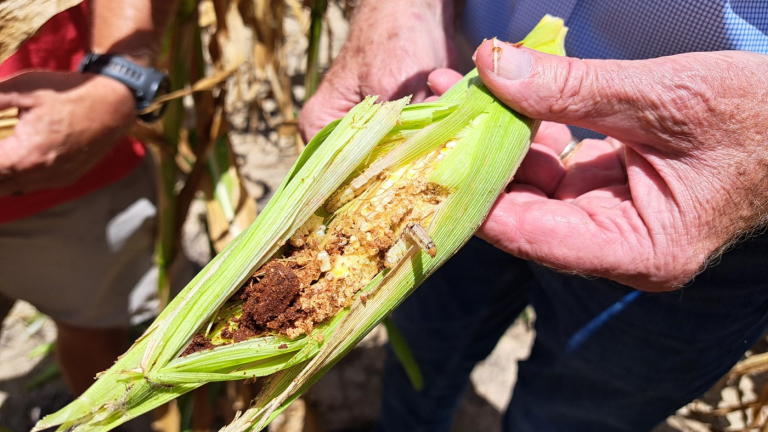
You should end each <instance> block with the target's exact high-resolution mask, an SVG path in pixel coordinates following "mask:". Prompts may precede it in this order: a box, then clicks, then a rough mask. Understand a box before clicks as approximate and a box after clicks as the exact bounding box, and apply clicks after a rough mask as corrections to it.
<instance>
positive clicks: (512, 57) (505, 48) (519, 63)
mask: <svg viewBox="0 0 768 432" xmlns="http://www.w3.org/2000/svg"><path fill="white" fill-rule="evenodd" d="M491 55H493V56H494V57H495V60H496V61H495V64H494V70H493V72H494V73H495V74H496V75H497V76H499V77H500V78H503V79H505V80H509V81H514V80H519V79H522V78H525V77H526V76H528V74H529V73H530V72H531V62H532V59H531V55H530V54H529V53H528V52H526V51H525V50H523V49H520V48H516V47H513V46H512V45H509V44H500V46H498V47H495V48H492V50H491Z"/></svg>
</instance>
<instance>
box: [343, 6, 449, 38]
mask: <svg viewBox="0 0 768 432" xmlns="http://www.w3.org/2000/svg"><path fill="white" fill-rule="evenodd" d="M455 1H456V0H390V1H379V0H363V1H361V2H360V5H359V6H358V8H357V9H356V10H355V14H354V16H353V17H352V22H351V26H350V27H351V28H350V40H354V39H355V38H358V37H360V36H361V33H362V34H365V33H368V32H369V31H370V29H371V28H374V27H377V26H379V25H380V24H382V23H385V24H386V26H387V28H389V29H391V30H392V35H393V36H395V34H396V33H395V31H396V30H397V29H398V28H400V27H411V26H414V25H421V26H433V25H435V24H437V25H440V26H442V28H443V30H444V31H445V33H446V34H452V33H453V21H454V12H455V5H454V3H455ZM425 29H430V30H432V29H434V27H426V28H425ZM382 42H383V41H382Z"/></svg>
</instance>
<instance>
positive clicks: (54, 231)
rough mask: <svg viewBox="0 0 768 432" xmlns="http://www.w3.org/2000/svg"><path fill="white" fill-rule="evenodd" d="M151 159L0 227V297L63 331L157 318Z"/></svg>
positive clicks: (125, 324) (126, 324)
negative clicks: (28, 305) (34, 312)
mask: <svg viewBox="0 0 768 432" xmlns="http://www.w3.org/2000/svg"><path fill="white" fill-rule="evenodd" d="M149 159H150V158H149V157H147V158H146V159H145V161H144V163H142V165H141V166H140V167H139V168H137V169H136V170H135V171H134V172H133V173H131V174H130V175H129V176H127V177H126V178H124V179H122V180H120V181H118V182H116V183H113V184H111V185H109V186H107V187H104V188H102V189H100V190H98V191H95V192H92V193H90V194H88V195H86V196H83V197H81V198H78V199H76V200H74V201H71V202H68V203H65V204H62V205H59V206H57V207H54V208H52V209H50V210H47V211H45V212H43V213H39V214H37V215H34V216H31V217H29V218H26V219H22V220H18V221H13V222H10V223H6V224H2V225H0V293H2V294H3V295H5V296H7V297H9V298H11V299H21V300H26V301H28V302H30V303H32V304H33V305H34V306H35V307H37V308H38V309H39V310H40V311H42V312H43V313H45V314H47V315H49V316H51V317H52V318H54V319H55V320H57V321H61V322H64V323H66V324H70V325H74V326H79V327H88V328H109V327H125V326H128V325H130V324H136V323H138V322H141V321H143V320H145V319H148V318H151V317H152V316H154V315H155V314H156V313H157V306H158V301H157V297H156V292H157V268H156V267H155V266H154V265H153V258H152V255H153V248H154V238H155V231H156V215H157V209H156V207H155V184H154V173H153V169H152V165H151V162H150V160H149Z"/></svg>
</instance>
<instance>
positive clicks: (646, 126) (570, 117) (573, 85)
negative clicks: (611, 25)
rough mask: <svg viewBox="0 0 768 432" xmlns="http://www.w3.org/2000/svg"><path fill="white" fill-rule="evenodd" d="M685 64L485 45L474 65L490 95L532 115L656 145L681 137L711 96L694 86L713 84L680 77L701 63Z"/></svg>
mask: <svg viewBox="0 0 768 432" xmlns="http://www.w3.org/2000/svg"><path fill="white" fill-rule="evenodd" d="M494 44H495V47H494ZM682 57H684V56H673V57H665V58H660V59H654V60H636V61H620V60H581V59H577V58H570V57H560V56H555V55H550V54H544V53H540V52H538V51H534V50H531V49H528V48H525V47H518V46H516V45H512V44H508V43H504V42H499V41H495V40H492V41H485V42H483V44H482V45H480V47H479V48H478V49H477V52H476V53H475V57H474V58H475V64H476V65H477V69H478V72H479V74H480V77H481V79H482V80H483V83H485V85H486V86H487V87H488V89H489V90H490V91H491V92H492V93H493V94H495V95H496V96H497V97H498V98H499V99H500V100H501V101H502V102H504V103H505V104H506V105H508V106H509V107H510V108H512V109H514V110H516V111H518V112H520V113H522V114H524V115H526V116H529V117H532V118H535V119H539V120H548V121H554V122H558V123H566V124H570V125H574V126H580V127H584V128H588V129H592V130H595V131H597V132H600V133H603V134H606V135H610V136H612V137H614V138H618V139H620V140H625V141H628V142H644V143H648V144H651V143H654V142H656V141H657V139H658V138H659V137H663V136H666V135H669V134H670V133H671V132H675V129H676V127H677V131H679V130H680V126H684V125H681V124H680V122H681V120H684V119H685V116H681V114H680V113H681V111H683V112H684V111H688V110H690V109H691V108H694V109H695V108H698V107H697V106H696V103H697V102H701V101H702V100H706V97H705V96H706V93H703V94H702V93H701V91H702V90H706V89H701V88H700V86H701V85H700V84H696V85H692V82H693V83H696V82H697V81H698V83H701V82H702V81H704V82H706V79H705V80H696V78H698V77H691V76H690V75H691V74H690V73H688V74H682V73H679V72H680V70H681V68H683V67H685V66H686V65H689V63H690V62H691V60H696V59H695V58H694V59H691V58H682ZM703 66H706V65H703ZM692 69H693V70H694V71H695V73H696V74H700V75H704V74H706V71H703V70H701V69H702V68H692ZM675 71H678V72H677V73H675ZM686 75H687V76H686ZM708 78H711V76H710V77H708ZM697 92H699V93H697ZM700 105H701V104H700ZM703 108H705V109H706V107H703Z"/></svg>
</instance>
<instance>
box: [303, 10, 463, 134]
mask: <svg viewBox="0 0 768 432" xmlns="http://www.w3.org/2000/svg"><path fill="white" fill-rule="evenodd" d="M453 18H454V6H453V1H452V0H415V1H414V0H389V1H378V0H363V1H362V2H361V4H360V6H359V7H358V9H357V10H356V12H355V15H354V16H353V17H352V23H351V26H350V34H349V39H348V40H347V42H346V44H345V45H344V47H343V48H342V50H341V52H340V53H339V57H338V58H337V59H336V61H335V62H334V63H333V66H332V67H331V68H330V70H329V71H328V73H327V75H326V76H325V78H324V79H323V82H322V83H321V85H320V87H319V88H318V90H317V93H316V94H315V95H314V96H313V97H312V98H311V99H310V100H309V101H308V102H307V104H306V105H305V106H304V109H303V110H302V112H301V115H300V116H299V128H300V129H301V131H302V134H303V135H304V137H305V138H311V137H312V136H313V135H314V134H315V133H316V132H317V131H319V130H320V129H321V128H323V127H324V126H325V125H326V124H328V123H329V122H331V121H333V120H335V119H337V118H340V117H342V116H343V115H344V114H346V113H347V111H349V110H350V109H351V108H352V107H353V106H354V105H355V104H357V103H358V102H360V101H361V100H362V98H363V97H365V96H366V95H379V96H380V99H381V100H391V99H395V98H399V97H403V96H406V95H409V94H413V95H414V101H421V100H423V99H424V98H425V97H426V96H427V94H428V87H427V75H428V74H429V73H430V72H431V71H433V70H434V69H437V68H441V67H447V66H450V65H451V64H452V63H453V61H454V58H455V55H456V54H455V49H454V46H453Z"/></svg>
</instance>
